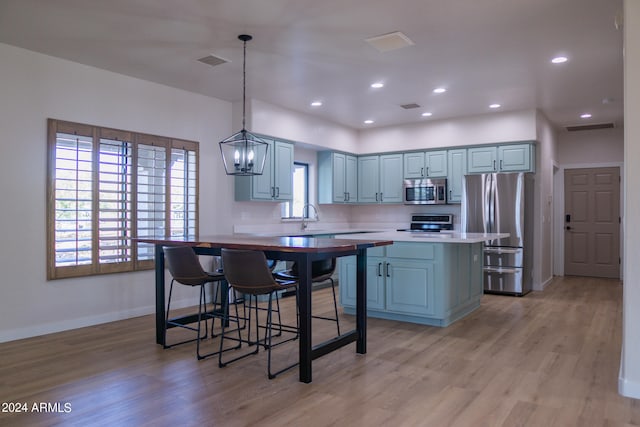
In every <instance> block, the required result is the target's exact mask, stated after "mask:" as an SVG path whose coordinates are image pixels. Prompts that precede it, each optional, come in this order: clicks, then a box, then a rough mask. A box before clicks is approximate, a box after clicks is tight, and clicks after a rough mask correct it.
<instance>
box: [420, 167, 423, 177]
mask: <svg viewBox="0 0 640 427" xmlns="http://www.w3.org/2000/svg"><path fill="white" fill-rule="evenodd" d="M420 176H424V168H420Z"/></svg>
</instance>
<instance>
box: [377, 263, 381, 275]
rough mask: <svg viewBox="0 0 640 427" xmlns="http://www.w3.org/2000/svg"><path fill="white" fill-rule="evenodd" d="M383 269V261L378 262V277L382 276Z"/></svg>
mask: <svg viewBox="0 0 640 427" xmlns="http://www.w3.org/2000/svg"><path fill="white" fill-rule="evenodd" d="M381 270H382V263H381V262H379V263H378V277H382V271H381Z"/></svg>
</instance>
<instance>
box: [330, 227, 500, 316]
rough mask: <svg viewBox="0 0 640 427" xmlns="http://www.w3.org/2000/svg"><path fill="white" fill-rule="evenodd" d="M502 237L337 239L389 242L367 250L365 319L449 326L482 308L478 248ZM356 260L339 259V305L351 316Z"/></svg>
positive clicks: (455, 235) (396, 234)
mask: <svg viewBox="0 0 640 427" xmlns="http://www.w3.org/2000/svg"><path fill="white" fill-rule="evenodd" d="M503 237H508V234H506V233H493V234H482V233H456V232H440V233H425V232H406V231H385V232H376V233H366V234H346V235H339V236H336V238H338V239H340V238H346V239H373V240H378V239H382V240H391V241H393V242H394V243H393V245H390V246H385V247H376V248H369V249H368V250H367V265H366V270H367V315H368V316H370V317H378V318H383V319H390V320H399V321H405V322H412V323H420V324H424V325H432V326H441V327H444V326H448V325H450V324H451V323H453V322H455V321H456V320H459V319H461V318H462V317H464V316H466V315H468V314H469V313H471V312H472V311H473V310H475V309H477V308H478V307H480V299H481V297H482V294H483V271H482V268H483V260H482V245H483V242H484V241H486V240H491V239H497V238H503ZM355 274H356V260H355V258H354V257H343V258H340V259H339V260H338V277H339V283H340V302H341V304H342V306H343V308H344V312H345V313H347V314H354V313H355V297H356V293H355V284H356V275H355Z"/></svg>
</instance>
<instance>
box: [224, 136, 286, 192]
mask: <svg viewBox="0 0 640 427" xmlns="http://www.w3.org/2000/svg"><path fill="white" fill-rule="evenodd" d="M263 139H264V141H265V142H267V144H268V145H269V146H268V148H267V158H266V160H265V163H264V170H263V172H262V175H253V176H236V177H235V200H236V201H262V200H264V201H283V200H292V199H293V144H291V143H289V142H284V141H278V140H273V139H268V138H263Z"/></svg>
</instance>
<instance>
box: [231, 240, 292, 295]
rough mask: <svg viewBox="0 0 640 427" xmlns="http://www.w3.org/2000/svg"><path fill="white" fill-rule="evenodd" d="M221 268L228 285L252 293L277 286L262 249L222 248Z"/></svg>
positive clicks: (263, 292) (270, 289)
mask: <svg viewBox="0 0 640 427" xmlns="http://www.w3.org/2000/svg"><path fill="white" fill-rule="evenodd" d="M222 269H223V271H224V275H225V277H226V279H227V282H229V285H231V286H233V287H234V288H236V290H238V291H241V292H244V293H249V294H253V295H259V294H265V293H269V292H271V291H273V290H274V289H276V288H278V287H279V285H278V284H277V283H276V281H275V280H274V278H273V275H272V273H271V270H270V269H269V266H268V265H267V258H266V256H265V255H264V252H262V251H251V250H239V249H224V248H223V249H222Z"/></svg>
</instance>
